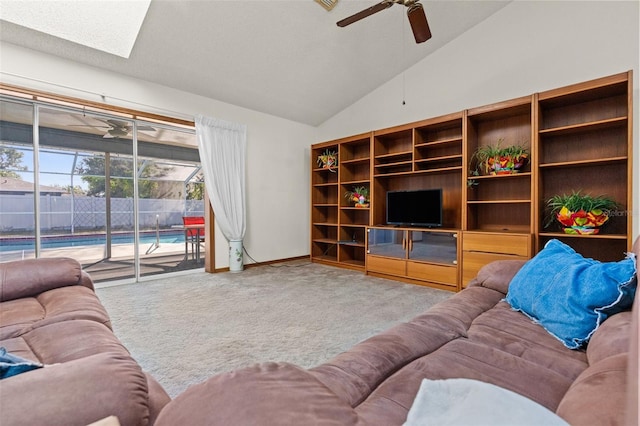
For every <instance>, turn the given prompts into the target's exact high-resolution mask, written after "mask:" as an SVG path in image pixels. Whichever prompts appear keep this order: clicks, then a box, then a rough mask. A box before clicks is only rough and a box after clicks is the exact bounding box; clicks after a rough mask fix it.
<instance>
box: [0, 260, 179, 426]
mask: <svg viewBox="0 0 640 426" xmlns="http://www.w3.org/2000/svg"><path fill="white" fill-rule="evenodd" d="M0 347H4V348H5V349H6V350H7V351H8V352H10V353H12V354H14V355H17V356H19V357H22V358H25V359H27V360H30V361H35V362H40V363H42V364H45V367H44V368H40V369H36V370H33V371H29V372H27V373H23V374H19V375H16V376H12V377H8V378H5V379H3V380H1V381H0V424H2V425H3V426H5V425H6V426H9V425H65V426H69V425H87V424H89V423H92V422H95V421H97V420H100V419H102V418H105V417H108V416H110V415H113V414H115V415H117V417H118V418H119V420H120V422H121V424H123V425H147V424H152V423H153V422H154V421H155V419H156V417H157V415H158V413H159V412H160V410H161V409H162V407H163V406H164V405H165V404H167V403H168V402H169V401H170V398H169V396H168V395H167V393H166V392H165V391H164V389H163V388H162V387H161V386H160V384H158V383H157V382H156V381H155V380H154V379H153V378H152V377H151V376H149V375H147V374H145V373H144V372H143V371H142V370H141V368H140V366H139V365H138V364H137V363H136V361H135V360H134V359H133V358H131V356H130V355H129V352H128V351H127V349H126V348H125V347H124V346H123V345H122V343H120V341H119V340H118V339H117V338H116V336H115V335H114V334H113V332H112V330H111V323H110V320H109V316H108V314H107V312H106V311H105V309H104V307H103V306H102V304H101V303H100V301H99V300H98V298H97V296H96V294H95V293H94V288H93V282H92V280H91V278H90V277H89V275H87V273H86V272H84V271H83V270H82V269H81V267H80V264H79V263H78V262H77V261H75V260H72V259H68V258H59V259H38V260H25V261H18V262H7V263H0Z"/></svg>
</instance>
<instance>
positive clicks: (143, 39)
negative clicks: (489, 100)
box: [0, 0, 509, 125]
mask: <svg viewBox="0 0 640 426" xmlns="http://www.w3.org/2000/svg"><path fill="white" fill-rule="evenodd" d="M6 1H15V0H2V1H1V2H0V5H1V4H2V3H4V2H6ZM53 1H55V0H53ZM83 1H88V0H83ZM91 1H103V0H91ZM508 2H509V1H490V0H472V1H460V0H448V1H432V0H422V1H421V3H422V4H423V5H424V9H425V12H426V15H427V19H428V21H429V25H430V27H431V32H432V33H433V38H432V39H430V40H429V41H427V42H425V43H421V44H416V43H415V41H414V39H413V35H412V33H411V28H410V27H409V23H408V20H407V17H406V8H405V7H404V6H402V5H397V4H396V5H394V6H393V7H391V8H389V9H387V10H384V11H382V12H379V13H377V14H375V15H372V16H370V17H368V18H366V19H364V20H362V21H359V22H356V23H354V24H352V25H350V26H348V27H346V28H339V27H337V26H336V24H335V23H336V22H337V21H339V20H340V19H342V18H345V17H347V16H349V15H351V14H353V13H355V12H358V11H360V10H362V9H365V8H367V7H369V6H372V5H374V4H376V3H377V1H375V0H374V1H360V0H339V2H338V4H337V5H336V6H335V7H334V8H333V10H332V11H330V12H327V11H326V10H325V9H323V8H322V7H321V6H320V5H319V4H317V3H316V2H315V1H313V0H280V1H278V0H275V1H274V0H253V1H248V0H235V1H219V0H214V1H204V0H201V1H185V0H153V1H152V2H151V6H150V7H149V10H148V12H147V16H146V18H145V20H144V22H143V24H142V29H141V31H140V34H139V35H138V38H137V40H136V43H135V45H134V47H133V51H132V52H131V56H130V57H129V59H125V58H121V57H118V56H115V55H111V54H108V53H104V52H101V51H98V50H94V49H91V48H88V47H85V46H82V45H79V44H76V43H73V42H70V41H67V40H63V39H61V38H57V37H54V36H50V35H46V34H44V33H40V32H37V31H34V30H31V29H27V28H25V27H21V26H18V25H16V24H13V23H9V22H5V21H3V22H2V25H1V27H0V39H2V40H3V41H6V42H9V43H13V44H16V45H20V46H24V47H28V48H31V49H35V50H39V51H43V52H47V53H49V54H53V55H57V56H60V57H64V58H68V59H72V60H74V61H77V62H80V63H84V64H89V65H93V66H96V67H99V68H103V69H107V70H111V71H115V72H118V73H122V74H125V75H129V76H132V77H137V78H141V79H144V80H147V81H151V82H155V83H159V84H162V85H165V86H169V87H173V88H176V89H180V90H184V91H187V92H191V93H195V94H198V95H202V96H206V97H210V98H213V99H217V100H220V101H223V102H228V103H231V104H234V105H238V106H242V107H245V108H249V109H252V110H256V111H261V112H265V113H268V114H272V115H275V116H279V117H283V118H287V119H290V120H294V121H298V122H301V123H306V124H310V125H319V124H321V123H322V122H324V121H325V120H327V119H328V118H330V117H332V116H333V115H335V114H336V113H338V112H340V111H341V110H343V109H344V108H346V107H347V106H349V105H350V104H352V103H353V102H355V101H357V100H358V99H360V98H361V97H363V96H364V95H366V94H367V93H369V92H371V91H372V90H374V89H375V88H376V87H378V86H379V85H381V84H383V83H385V82H386V81H388V80H390V79H391V78H393V77H394V76H396V75H398V74H400V73H402V71H404V70H405V69H407V68H409V67H410V66H412V65H413V64H415V63H417V62H418V61H420V60H421V59H423V58H425V57H426V56H427V55H429V54H430V53H432V52H434V51H435V50H437V49H438V48H440V47H442V46H444V45H445V44H446V43H448V42H449V41H451V40H453V39H454V38H456V37H457V36H459V35H460V34H462V33H463V32H465V31H466V30H468V29H469V28H471V27H473V26H474V25H476V24H478V23H479V22H481V21H483V20H484V19H486V18H487V17H489V16H490V15H492V14H493V13H495V12H497V11H498V10H500V9H501V8H502V7H504V6H505V5H506V4H508ZM407 90H410V88H407Z"/></svg>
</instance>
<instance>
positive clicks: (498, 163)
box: [470, 139, 529, 176]
mask: <svg viewBox="0 0 640 426" xmlns="http://www.w3.org/2000/svg"><path fill="white" fill-rule="evenodd" d="M502 142H504V140H503V139H498V143H497V144H495V145H485V146H480V147H478V149H477V150H476V152H474V154H473V157H472V160H471V161H472V162H474V161H475V163H476V164H475V170H472V171H471V172H470V174H471V175H473V176H478V175H480V174H485V175H505V174H509V175H510V174H514V173H518V172H520V170H521V169H522V168H523V167H524V166H526V164H527V161H529V149H528V148H526V147H525V146H524V145H510V146H506V147H502Z"/></svg>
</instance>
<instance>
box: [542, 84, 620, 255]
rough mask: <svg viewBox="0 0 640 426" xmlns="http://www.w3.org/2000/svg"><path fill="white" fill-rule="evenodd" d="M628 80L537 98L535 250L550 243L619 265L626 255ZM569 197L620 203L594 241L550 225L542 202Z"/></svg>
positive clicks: (574, 87)
mask: <svg viewBox="0 0 640 426" xmlns="http://www.w3.org/2000/svg"><path fill="white" fill-rule="evenodd" d="M631 77H632V76H631V72H628V73H622V74H617V75H614V76H610V77H605V78H601V79H597V80H593V81H588V82H584V83H580V84H575V85H571V86H568V87H564V88H560V89H555V90H550V91H547V92H543V93H539V94H538V99H537V101H538V102H537V105H538V113H537V118H538V122H537V123H536V124H537V128H538V132H537V135H536V136H537V137H536V151H537V152H538V164H537V167H538V181H537V183H538V187H537V194H538V211H537V217H538V220H537V239H536V250H540V249H542V247H544V244H546V242H547V241H549V240H550V239H552V238H557V239H560V240H561V241H563V242H565V243H566V244H568V245H570V246H572V247H573V248H574V249H575V250H576V251H578V252H580V253H582V254H583V255H585V256H588V257H593V258H596V259H599V260H603V261H612V260H619V259H620V258H621V256H622V253H624V252H626V251H628V250H629V249H630V247H631V243H632V241H631V226H632V224H631V219H632V215H631V214H629V211H630V209H631V206H632V193H631V178H632V170H631V166H632V143H631V131H632V119H631V117H632V115H631V111H632V95H631V94H632V93H633V91H632V78H631ZM572 191H581V192H583V193H589V194H592V195H607V196H609V197H611V198H613V199H614V200H616V202H618V204H619V209H618V211H616V212H612V213H614V214H612V215H611V216H610V219H609V221H608V222H607V223H606V224H605V226H604V227H603V229H602V230H601V233H599V234H598V235H567V234H564V233H562V232H561V230H560V229H559V228H558V227H557V226H555V224H554V223H553V221H550V220H549V217H548V215H547V213H546V209H545V207H546V201H547V200H548V199H549V198H551V197H552V196H554V195H557V194H564V193H567V194H568V193H571V192H572ZM549 222H552V224H551V226H545V225H546V224H547V223H549Z"/></svg>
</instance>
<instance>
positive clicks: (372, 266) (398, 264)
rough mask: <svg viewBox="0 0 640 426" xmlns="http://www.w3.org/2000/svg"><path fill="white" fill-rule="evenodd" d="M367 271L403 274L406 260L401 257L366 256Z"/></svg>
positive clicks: (405, 268)
mask: <svg viewBox="0 0 640 426" xmlns="http://www.w3.org/2000/svg"><path fill="white" fill-rule="evenodd" d="M367 271H370V272H378V273H380V274H389V275H405V274H406V271H407V262H406V261H405V260H403V259H390V258H388V257H378V256H367Z"/></svg>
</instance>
